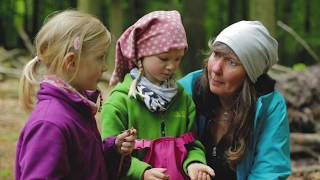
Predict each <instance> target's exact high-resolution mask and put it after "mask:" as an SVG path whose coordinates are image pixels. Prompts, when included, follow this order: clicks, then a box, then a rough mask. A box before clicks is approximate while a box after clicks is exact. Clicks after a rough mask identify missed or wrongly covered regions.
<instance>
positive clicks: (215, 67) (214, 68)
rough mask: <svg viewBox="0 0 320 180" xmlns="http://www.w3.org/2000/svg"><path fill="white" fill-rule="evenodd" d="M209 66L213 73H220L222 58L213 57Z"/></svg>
mask: <svg viewBox="0 0 320 180" xmlns="http://www.w3.org/2000/svg"><path fill="white" fill-rule="evenodd" d="M211 66H212V67H211V69H212V71H213V72H214V73H216V74H219V73H222V69H223V59H222V58H218V59H214V60H213V61H212V64H211Z"/></svg>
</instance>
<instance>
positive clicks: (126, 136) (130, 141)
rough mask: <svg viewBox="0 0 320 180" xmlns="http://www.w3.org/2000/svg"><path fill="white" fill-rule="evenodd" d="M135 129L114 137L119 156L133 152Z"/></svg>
mask: <svg viewBox="0 0 320 180" xmlns="http://www.w3.org/2000/svg"><path fill="white" fill-rule="evenodd" d="M136 134H137V130H136V129H133V128H131V129H128V130H126V131H124V132H123V133H121V134H119V135H118V136H117V137H116V140H115V145H116V147H117V151H118V152H119V153H120V154H121V155H129V154H131V153H132V151H133V150H134V145H135V140H136V138H137V137H136Z"/></svg>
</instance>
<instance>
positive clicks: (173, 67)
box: [167, 62, 178, 71]
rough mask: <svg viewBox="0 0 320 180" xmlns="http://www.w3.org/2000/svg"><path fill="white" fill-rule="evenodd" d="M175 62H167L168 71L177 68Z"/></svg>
mask: <svg viewBox="0 0 320 180" xmlns="http://www.w3.org/2000/svg"><path fill="white" fill-rule="evenodd" d="M177 66H178V65H177V63H176V62H169V63H168V65H167V69H168V70H170V71H175V70H176V68H177Z"/></svg>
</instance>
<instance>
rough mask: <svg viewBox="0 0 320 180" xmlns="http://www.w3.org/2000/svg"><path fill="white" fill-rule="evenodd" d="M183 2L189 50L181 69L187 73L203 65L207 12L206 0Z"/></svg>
mask: <svg viewBox="0 0 320 180" xmlns="http://www.w3.org/2000/svg"><path fill="white" fill-rule="evenodd" d="M182 3H183V8H182V9H183V15H182V20H183V23H184V26H185V30H186V33H187V39H188V44H189V47H188V51H187V53H186V56H185V57H184V58H183V59H184V60H183V61H182V62H181V71H182V73H183V74H186V73H188V72H190V71H193V70H196V69H199V68H201V67H202V62H203V58H202V56H201V51H202V50H203V49H205V48H204V47H205V46H206V39H205V38H206V35H205V27H204V19H205V12H206V4H207V3H206V0H197V1H190V0H185V1H183V2H182Z"/></svg>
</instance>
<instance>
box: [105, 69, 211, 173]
mask: <svg viewBox="0 0 320 180" xmlns="http://www.w3.org/2000/svg"><path fill="white" fill-rule="evenodd" d="M131 82H132V78H131V76H130V75H129V74H127V75H126V76H125V79H124V81H123V82H122V83H121V84H118V85H117V86H116V87H115V88H114V89H113V90H112V91H111V94H110V96H109V97H108V99H107V101H106V103H104V105H103V106H102V113H101V114H102V119H101V122H102V125H101V134H102V137H103V138H105V137H108V136H116V135H118V134H120V133H121V132H123V131H124V130H126V129H128V128H131V127H134V128H136V129H137V138H138V139H149V140H153V139H158V138H160V137H161V123H162V122H164V124H165V127H164V131H165V135H166V136H170V137H178V136H180V135H182V134H184V133H186V132H189V131H194V130H195V123H194V120H195V106H194V103H193V101H192V98H191V97H190V96H189V95H188V94H187V93H186V92H185V91H184V90H183V88H182V86H181V85H178V93H177V95H176V96H175V98H174V99H173V100H172V102H171V104H170V105H169V107H168V109H167V111H165V112H159V113H152V112H150V111H149V110H148V109H147V107H146V106H145V105H144V103H143V102H141V101H138V100H136V99H134V98H129V97H128V91H129V87H130V85H131ZM187 148H188V155H187V157H186V159H185V161H184V162H183V169H184V172H186V167H187V165H188V164H190V163H191V162H194V161H197V162H201V163H204V164H206V160H205V154H204V147H203V146H202V144H201V143H200V141H198V140H196V141H195V142H194V143H191V144H189V145H188V146H187ZM145 154H146V152H145V151H141V150H139V152H133V154H132V163H131V166H130V169H129V171H128V178H129V179H141V177H142V175H143V173H144V171H145V170H146V169H148V168H151V166H150V165H149V164H147V163H145V162H143V158H144V156H145Z"/></svg>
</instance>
